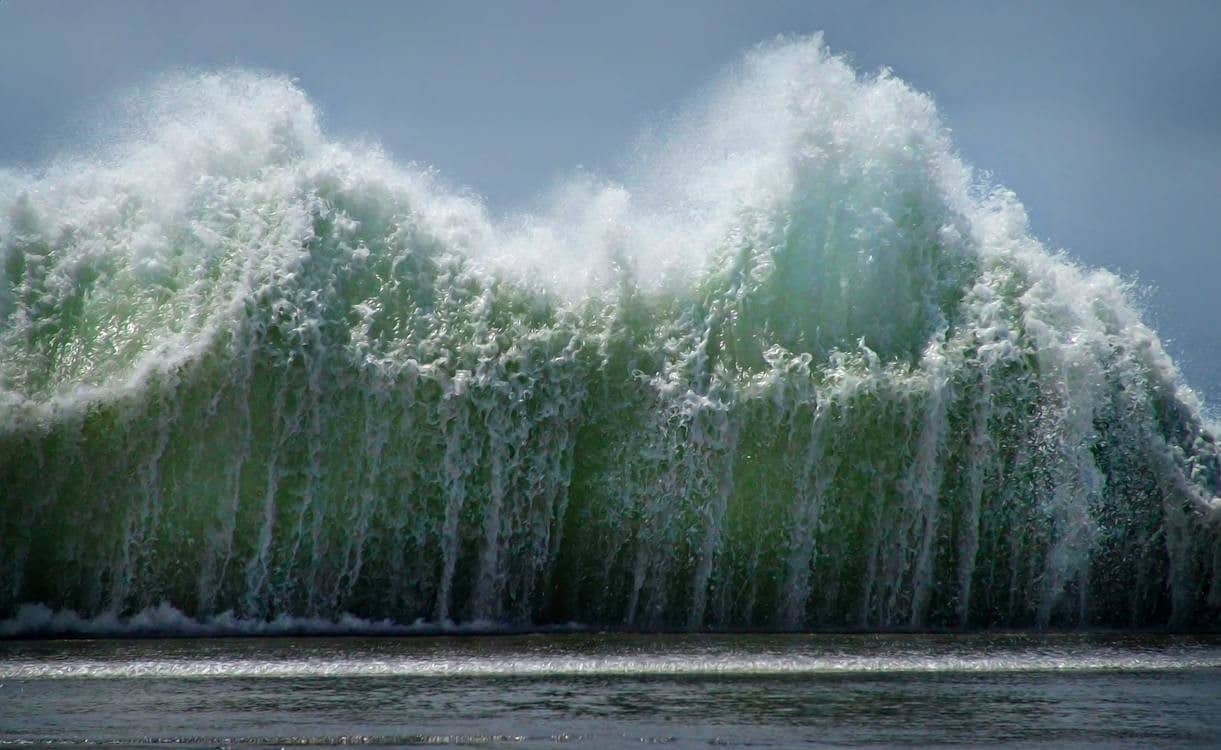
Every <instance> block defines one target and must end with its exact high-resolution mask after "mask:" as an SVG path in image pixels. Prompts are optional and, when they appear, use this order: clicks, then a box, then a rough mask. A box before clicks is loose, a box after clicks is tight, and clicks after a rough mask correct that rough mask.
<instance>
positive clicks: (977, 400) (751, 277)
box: [0, 38, 1221, 630]
mask: <svg viewBox="0 0 1221 750" xmlns="http://www.w3.org/2000/svg"><path fill="white" fill-rule="evenodd" d="M134 100H135V101H136V102H137V103H138V104H139V106H138V107H132V109H133V110H134V111H140V112H142V113H143V114H142V115H141V116H140V117H139V118H137V120H138V121H136V122H133V123H132V125H131V128H130V131H129V134H128V135H127V136H125V137H124V138H121V139H119V141H118V142H117V143H115V144H112V145H111V146H110V147H108V148H107V149H101V150H100V151H99V152H98V153H94V154H91V155H88V156H72V157H68V156H65V157H63V158H62V159H60V160H58V161H55V162H53V163H51V164H50V165H48V166H46V167H45V168H43V169H41V170H39V171H37V172H22V171H11V170H10V171H0V207H2V208H3V211H2V212H0V511H2V513H0V617H14V616H18V617H20V616H21V613H24V614H25V615H30V613H31V612H36V613H42V612H45V611H46V610H45V608H46V607H49V608H51V609H52V610H69V609H71V610H74V611H75V612H77V613H81V615H82V616H84V617H93V616H104V617H111V618H113V617H118V616H124V615H130V614H132V613H137V612H140V611H142V610H146V611H147V610H148V608H154V607H158V606H161V607H165V606H170V607H173V608H175V611H178V612H181V613H184V614H185V615H186V616H189V617H193V618H199V620H200V621H204V620H208V619H215V618H216V617H219V616H222V614H223V613H231V614H232V616H234V617H237V618H247V619H250V620H254V621H267V620H270V619H271V618H276V617H295V618H324V619H334V618H338V617H340V616H341V615H344V614H345V613H351V614H352V615H355V616H358V617H365V618H379V619H380V618H390V619H392V620H394V621H396V622H400V623H410V622H412V621H415V620H417V619H423V620H428V621H432V622H435V623H441V624H445V623H450V622H466V623H475V622H497V623H508V624H517V625H524V626H530V625H534V626H537V625H544V624H547V623H563V622H569V621H579V622H585V623H597V624H603V625H611V626H624V627H629V628H692V629H700V628H729V627H766V628H779V629H793V628H807V627H830V628H857V627H861V628H914V629H925V628H934V627H936V628H940V627H960V626H961V627H987V626H1049V625H1106V626H1161V625H1170V626H1174V627H1210V626H1216V625H1217V624H1218V623H1221V499H1218V495H1221V454H1219V452H1218V448H1217V445H1216V438H1215V435H1216V429H1215V427H1213V426H1210V425H1209V424H1207V423H1206V421H1205V420H1204V419H1203V418H1202V417H1201V416H1200V415H1201V414H1202V407H1201V404H1200V403H1199V401H1198V399H1197V398H1196V396H1195V395H1194V394H1193V392H1192V391H1191V390H1190V389H1189V388H1188V387H1187V386H1186V385H1185V384H1184V383H1183V382H1182V381H1181V379H1180V377H1179V375H1178V372H1177V370H1176V369H1175V367H1174V365H1173V363H1172V362H1171V361H1170V359H1169V358H1168V357H1167V356H1166V354H1165V353H1164V352H1163V350H1162V347H1161V345H1160V343H1159V340H1158V338H1157V336H1156V335H1155V334H1154V333H1153V332H1152V331H1151V330H1150V329H1149V328H1147V327H1146V326H1145V325H1144V324H1142V322H1141V320H1140V317H1139V315H1138V312H1137V311H1136V309H1135V308H1134V307H1133V305H1132V303H1131V302H1130V301H1129V299H1128V289H1127V287H1126V285H1125V284H1124V283H1123V282H1122V281H1121V280H1119V279H1117V278H1116V277H1114V276H1113V275H1111V274H1109V273H1106V272H1103V271H1090V270H1086V269H1082V268H1080V267H1077V266H1076V265H1074V264H1073V263H1071V262H1070V261H1069V260H1067V259H1066V258H1064V257H1062V256H1058V255H1055V254H1052V253H1050V252H1048V250H1047V249H1046V248H1044V247H1043V246H1042V245H1041V244H1040V243H1039V242H1038V241H1036V240H1035V239H1034V238H1033V237H1032V236H1031V234H1030V232H1029V230H1028V228H1027V222H1026V218H1025V215H1024V212H1023V210H1022V207H1021V205H1020V204H1019V203H1018V201H1017V199H1016V198H1015V197H1014V196H1013V195H1012V194H1011V193H1009V192H1007V191H1004V190H1002V189H998V188H992V187H990V186H987V185H983V184H982V183H980V182H978V181H977V180H976V179H975V178H974V177H973V175H972V173H971V171H970V170H969V168H967V167H966V166H965V165H964V164H963V163H962V162H961V161H960V160H959V159H958V158H957V157H956V156H955V155H954V153H953V151H952V148H951V146H950V143H949V139H948V134H947V131H946V130H945V128H944V127H943V125H942V124H941V122H940V120H939V119H938V116H937V113H936V110H935V108H934V107H933V105H932V103H931V102H930V100H929V99H928V98H927V97H925V96H923V95H921V94H918V93H916V92H914V91H912V90H911V89H910V88H909V87H908V86H907V85H905V84H904V83H903V82H901V81H899V80H897V79H896V78H894V77H893V76H892V75H890V74H889V73H888V72H882V73H879V74H878V75H876V76H872V77H863V76H859V75H857V74H856V73H855V72H853V71H852V70H851V69H850V68H849V66H848V65H847V64H846V63H845V62H843V61H842V60H841V59H839V58H837V57H835V56H833V55H831V54H829V53H828V52H827V51H826V49H825V48H824V47H823V45H822V43H821V40H820V39H818V38H814V39H799V40H787V41H779V42H776V43H773V44H770V45H765V46H762V47H760V48H758V49H756V50H754V51H752V52H751V53H750V54H748V55H747V56H746V57H745V59H744V60H743V61H742V62H741V63H740V64H739V65H738V66H737V67H735V68H734V69H733V70H731V71H729V72H728V73H727V74H725V76H724V77H723V78H722V79H721V80H720V81H719V83H718V84H717V85H715V86H714V87H712V88H711V89H709V90H708V91H707V92H706V93H705V94H704V96H703V98H702V99H701V100H700V102H698V103H697V104H694V105H692V106H691V107H689V108H688V109H687V111H686V114H685V115H683V116H682V117H679V118H677V119H676V121H675V122H674V123H673V124H672V127H671V129H670V135H669V136H667V137H666V138H662V139H660V140H659V142H658V143H656V144H654V145H651V146H650V145H645V146H642V148H641V155H640V157H639V159H638V160H637V164H636V166H635V167H634V168H633V170H632V173H631V175H630V176H629V178H628V179H627V180H626V181H625V182H624V183H623V184H615V183H611V182H599V181H597V180H595V179H592V178H589V177H583V178H579V179H574V180H572V181H570V182H569V183H566V184H564V185H562V186H560V187H559V188H558V189H557V190H556V191H555V193H554V196H553V199H552V200H551V201H550V203H549V204H548V205H546V206H544V207H543V208H541V209H539V210H538V211H537V212H535V213H530V214H524V213H523V214H518V215H514V216H510V217H503V218H493V217H490V216H489V215H488V212H487V211H486V210H485V209H484V207H483V206H482V205H481V204H480V203H479V202H478V200H476V199H473V198H470V197H468V196H465V195H458V194H455V193H453V192H451V191H449V190H447V189H446V188H445V187H444V186H442V185H440V184H438V183H437V181H436V179H435V178H434V177H433V176H432V174H431V173H429V172H427V171H423V170H418V169H415V168H406V167H401V166H398V165H396V164H394V163H392V162H391V161H390V160H389V159H388V158H387V157H386V156H385V155H384V154H382V153H381V152H379V151H378V150H377V148H375V147H370V146H356V145H350V144H343V143H337V142H334V141H331V140H328V139H327V138H326V137H325V136H324V135H323V133H322V132H321V130H320V128H319V126H318V118H317V113H316V112H315V110H314V109H313V107H312V106H311V104H310V103H309V101H308V100H307V99H306V97H305V96H304V94H303V93H302V92H301V91H300V90H299V89H298V88H296V86H295V85H294V84H292V83H290V82H289V81H286V80H284V79H282V78H278V77H274V76H266V75H258V74H253V73H247V72H240V71H235V72H225V73H217V74H208V75H202V76H195V77H177V78H167V79H164V80H163V81H162V82H161V83H160V84H159V85H158V86H156V87H154V89H153V90H151V92H145V94H143V95H141V96H136V97H134ZM30 605H37V606H38V607H40V608H42V609H36V610H35V609H31V608H30ZM158 611H162V610H158ZM39 616H42V615H39ZM74 616H75V615H74ZM10 630H12V628H10Z"/></svg>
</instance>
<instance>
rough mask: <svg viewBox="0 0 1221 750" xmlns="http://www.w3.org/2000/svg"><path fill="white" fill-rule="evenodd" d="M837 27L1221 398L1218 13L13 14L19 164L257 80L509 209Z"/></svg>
mask: <svg viewBox="0 0 1221 750" xmlns="http://www.w3.org/2000/svg"><path fill="white" fill-rule="evenodd" d="M820 30H821V31H823V32H824V34H825V39H826V42H827V44H828V45H829V46H830V47H831V49H832V50H834V51H836V52H840V53H844V54H846V55H848V56H849V57H850V58H851V59H852V60H853V61H854V63H855V64H856V65H857V67H858V68H860V69H861V70H864V71H867V72H872V71H875V70H877V69H878V68H879V67H881V66H888V67H890V68H892V69H893V70H894V71H895V72H896V73H897V74H898V75H899V76H900V77H902V78H904V79H906V80H907V81H909V82H910V83H911V84H912V85H914V86H915V87H916V88H917V89H919V90H921V91H924V92H927V93H929V94H930V95H932V96H933V98H934V99H935V100H936V101H937V103H938V106H939V107H940V109H941V112H942V113H943V116H944V118H945V121H946V123H947V124H948V125H949V127H950V128H951V129H952V131H953V134H954V139H955V142H956V144H957V147H958V149H959V151H960V152H961V154H962V155H963V157H964V158H965V159H966V160H967V161H968V162H970V163H972V164H973V165H975V166H976V167H977V168H979V169H981V170H986V171H988V172H990V173H992V175H993V179H994V180H995V181H997V182H999V183H1002V184H1004V185H1006V186H1008V187H1010V188H1012V189H1013V190H1015V191H1016V192H1017V194H1018V195H1019V196H1020V197H1021V199H1022V201H1023V202H1024V203H1025V205H1026V207H1027V209H1028V211H1029V213H1030V217H1031V225H1032V228H1033V230H1034V232H1035V234H1036V235H1038V236H1039V237H1040V238H1042V239H1044V240H1045V241H1046V242H1047V243H1048V244H1049V245H1050V246H1052V247H1056V248H1063V249H1065V250H1066V251H1067V252H1069V253H1070V254H1071V255H1072V256H1074V257H1075V258H1077V259H1079V260H1080V261H1081V262H1083V263H1086V264H1089V265H1095V266H1105V267H1107V268H1109V269H1112V270H1114V271H1117V272H1119V273H1122V274H1124V275H1125V276H1127V277H1129V278H1132V279H1134V280H1136V281H1138V282H1140V283H1142V284H1145V285H1148V286H1150V287H1152V291H1151V292H1150V293H1149V295H1148V297H1147V306H1148V317H1149V319H1150V320H1151V321H1152V322H1153V323H1154V325H1155V326H1157V328H1158V329H1159V330H1160V331H1161V332H1162V334H1163V336H1164V337H1165V338H1166V339H1167V340H1168V347H1169V349H1170V351H1171V352H1172V353H1173V354H1174V355H1175V356H1176V358H1177V359H1178V360H1179V362H1180V364H1181V366H1182V368H1183V370H1184V371H1185V373H1186V375H1187V379H1188V381H1189V382H1190V383H1191V384H1192V385H1193V386H1195V387H1196V388H1197V390H1199V391H1200V392H1202V393H1203V394H1205V395H1206V397H1207V399H1208V401H1210V402H1211V405H1212V406H1213V407H1216V406H1217V405H1218V404H1221V293H1219V291H1218V290H1219V288H1221V242H1218V239H1217V238H1218V231H1217V229H1216V221H1217V219H1218V217H1221V45H1218V43H1217V39H1218V33H1219V31H1218V30H1221V2H1215V1H1211V2H1199V3H1191V2H1179V3H1174V2H1171V3H1157V4H1155V3H1148V2H1132V3H1126V2H1119V1H1116V2H1099V3H1089V2H1071V3H1032V2H1022V3H1019V2H1012V3H1007V2H996V3H983V2H941V3H937V2H928V1H927V0H926V1H925V2H840V3H822V2H816V1H814V0H800V1H795V2H780V1H769V2H763V1H760V0H753V1H752V2H732V3H730V2H726V3H721V2H713V1H712V0H704V1H701V2H681V1H678V0H667V1H666V2H656V1H650V2H626V1H623V0H619V1H617V2H613V3H602V4H598V5H594V4H593V3H586V2H562V3H561V2H513V3H509V2H492V1H489V2H486V3H458V2H446V3H437V2H427V3H425V2H419V3H409V2H396V3H389V2H386V3H381V2H357V3H344V2H335V1H334V0H330V1H325V2H306V1H304V0H302V1H299V2H269V1H267V0H261V1H260V2H232V3H230V2H133V1H119V0H108V2H85V1H81V2H59V1H58V0H0V164H2V165H10V166H11V165H36V164H37V163H39V162H40V161H42V160H44V159H46V158H48V157H49V156H51V155H53V154H55V153H56V152H57V151H58V150H60V149H62V148H64V147H65V146H71V145H72V144H73V143H74V142H75V141H77V140H79V139H80V138H81V137H82V136H85V135H87V134H88V132H89V131H90V129H91V128H92V127H93V125H92V124H91V123H90V122H89V113H90V112H96V111H97V110H98V109H99V107H100V105H101V104H102V103H104V102H105V100H106V99H107V98H108V97H110V96H113V95H114V94H115V93H116V92H122V91H123V90H125V89H130V88H131V87H133V86H138V85H140V84H141V82H143V81H147V80H149V79H150V78H151V77H152V76H155V75H157V74H158V73H161V72H164V71H166V70H183V69H186V70H195V69H210V68H218V67H227V66H233V65H238V66H243V67H248V68H254V69H262V70H270V71H276V72H280V73H284V74H287V75H289V76H292V77H294V78H296V79H298V80H299V82H300V85H301V87H302V88H303V89H304V90H305V91H306V92H307V93H308V94H309V95H310V96H311V98H312V99H313V100H314V101H315V102H316V103H317V104H318V106H319V107H320V108H321V110H322V111H323V113H324V123H325V126H326V127H327V129H328V131H329V132H330V133H331V134H332V135H334V136H338V137H341V138H346V137H368V138H372V139H376V140H378V141H380V142H381V143H382V144H383V145H384V146H385V147H386V149H387V150H388V151H389V152H390V153H392V154H394V155H395V156H396V157H397V158H399V159H401V160H403V161H409V160H410V161H418V162H424V163H427V164H431V165H433V166H435V167H437V168H438V169H439V170H440V171H441V173H442V174H443V175H444V177H445V179H446V180H447V181H448V182H450V183H452V184H455V185H461V186H467V187H469V188H471V189H473V190H474V191H476V192H478V193H480V194H482V195H483V196H485V198H486V199H487V202H488V205H489V206H490V207H491V208H492V209H493V210H507V209H510V208H514V207H521V206H526V205H529V204H530V203H532V202H533V201H534V200H536V199H537V197H538V196H539V195H540V194H541V193H543V192H545V191H546V190H547V188H548V187H549V186H550V185H551V184H553V183H554V182H555V180H556V179H557V178H559V177H560V176H562V175H564V174H566V173H569V172H571V171H572V170H573V169H574V168H575V167H576V166H577V165H584V166H585V167H587V168H589V169H591V170H593V171H595V172H598V173H601V174H604V175H608V176H612V177H613V176H615V174H616V173H617V170H618V169H619V167H620V166H621V165H622V164H623V162H624V157H625V156H626V155H627V154H628V152H629V149H630V146H631V144H632V143H633V142H634V141H635V140H636V138H637V136H638V135H639V133H640V132H641V131H642V129H645V128H647V127H648V126H649V125H650V124H651V123H653V122H656V121H657V120H658V119H659V118H662V117H664V116H665V115H666V114H667V113H670V112H673V111H674V109H675V108H676V107H677V106H678V105H679V104H680V103H681V102H683V101H684V100H686V99H689V98H690V97H691V96H692V95H693V93H694V92H696V91H697V90H698V89H699V88H700V87H701V86H702V85H704V84H706V83H708V82H709V80H710V79H711V78H712V77H713V76H715V75H716V74H717V72H718V71H719V70H720V69H721V68H723V67H724V66H726V65H728V64H731V63H733V62H734V61H735V60H736V59H737V58H738V57H739V55H740V54H741V52H742V51H743V50H744V49H746V48H749V47H750V46H752V45H754V44H756V43H758V42H760V41H764V40H768V39H771V38H773V37H775V36H776V35H777V34H807V33H810V32H814V31H820Z"/></svg>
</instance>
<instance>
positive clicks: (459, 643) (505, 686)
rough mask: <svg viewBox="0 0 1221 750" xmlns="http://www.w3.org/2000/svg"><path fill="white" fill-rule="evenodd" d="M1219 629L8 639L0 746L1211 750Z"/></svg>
mask: <svg viewBox="0 0 1221 750" xmlns="http://www.w3.org/2000/svg"><path fill="white" fill-rule="evenodd" d="M1218 685H1221V637H1218V636H1198V637H1188V636H1158V635H1063V634H1046V635H967V636H963V635H954V636H948V635H947V636H941V635H925V636H914V635H885V636H880V635H858V636H833V635H781V636H778V635H723V636H698V637H697V636H676V635H607V634H567V635H554V634H550V635H522V636H505V637H486V636H485V637H465V638H462V637H458V638H455V637H427V638H425V637H420V638H294V639H270V638H246V639H241V638H237V639H190V640H188V639H170V640H68V641H15V642H7V643H2V644H0V744H49V743H53V744H81V743H86V742H87V743H91V744H93V743H101V744H124V745H127V744H163V743H173V744H177V745H186V746H217V745H229V744H250V745H256V746H257V745H286V744H296V745H338V744H351V743H372V744H387V745H400V746H418V745H458V746H463V745H484V744H490V745H493V746H500V745H508V746H513V747H599V748H601V747H629V746H630V747H639V746H640V745H641V744H642V743H646V744H647V743H666V744H667V746H670V747H708V746H731V747H734V746H751V747H793V746H849V747H858V746H895V745H899V746H904V745H915V746H927V745H936V744H951V743H955V744H956V743H968V744H987V745H1005V746H1012V747H1020V746H1024V745H1028V744H1043V743H1050V744H1054V745H1056V746H1083V747H1117V746H1119V747H1124V746H1127V747H1147V746H1150V745H1156V746H1161V747H1167V746H1171V747H1173V746H1184V747H1208V746H1215V745H1216V744H1217V743H1218V742H1221V690H1218Z"/></svg>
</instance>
